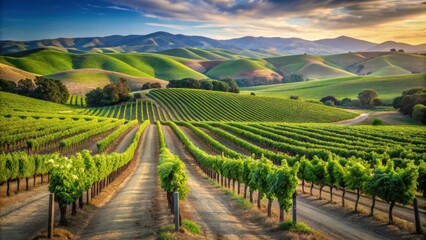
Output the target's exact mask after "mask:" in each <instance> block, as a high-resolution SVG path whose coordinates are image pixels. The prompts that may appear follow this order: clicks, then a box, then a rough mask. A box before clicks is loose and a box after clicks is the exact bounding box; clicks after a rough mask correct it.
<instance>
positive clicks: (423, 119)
mask: <svg viewBox="0 0 426 240" xmlns="http://www.w3.org/2000/svg"><path fill="white" fill-rule="evenodd" d="M412 118H413V120H414V121H416V122H420V123H423V124H426V106H425V105H423V104H416V105H415V106H414V107H413V113H412Z"/></svg>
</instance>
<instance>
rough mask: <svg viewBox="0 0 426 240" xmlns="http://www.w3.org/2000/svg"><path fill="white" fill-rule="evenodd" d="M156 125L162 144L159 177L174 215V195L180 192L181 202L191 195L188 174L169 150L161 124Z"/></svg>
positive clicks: (182, 164)
mask: <svg viewBox="0 0 426 240" xmlns="http://www.w3.org/2000/svg"><path fill="white" fill-rule="evenodd" d="M156 124H157V132H158V139H159V144H160V163H159V165H158V175H159V177H160V181H161V188H163V189H164V191H166V192H167V203H168V206H169V208H170V210H171V212H172V213H173V212H174V198H173V193H174V192H178V193H179V199H180V200H184V199H185V198H186V195H187V194H188V193H189V187H188V186H187V185H186V184H187V180H188V174H187V173H186V172H185V164H184V163H183V162H182V161H181V160H180V159H179V157H178V156H177V155H174V154H172V153H171V152H170V150H169V149H168V148H167V146H166V142H165V140H164V134H163V130H162V129H161V124H160V122H158V121H157V122H156ZM179 218H180V215H179ZM179 222H180V223H181V222H182V221H180V220H179Z"/></svg>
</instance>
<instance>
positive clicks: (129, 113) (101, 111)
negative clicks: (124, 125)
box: [82, 99, 171, 122]
mask: <svg viewBox="0 0 426 240" xmlns="http://www.w3.org/2000/svg"><path fill="white" fill-rule="evenodd" d="M82 114H87V115H90V116H102V117H112V118H118V119H125V120H135V119H136V120H138V121H139V122H142V121H145V120H151V122H155V121H157V120H161V121H167V120H170V119H171V118H170V116H169V114H167V111H165V110H164V109H163V108H162V107H160V106H159V105H157V104H155V103H154V102H153V101H148V100H140V99H136V100H135V101H130V102H126V103H121V104H119V105H114V106H108V107H101V108H91V109H87V110H85V111H83V112H82Z"/></svg>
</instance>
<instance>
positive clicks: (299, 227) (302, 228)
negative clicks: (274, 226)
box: [279, 220, 314, 233]
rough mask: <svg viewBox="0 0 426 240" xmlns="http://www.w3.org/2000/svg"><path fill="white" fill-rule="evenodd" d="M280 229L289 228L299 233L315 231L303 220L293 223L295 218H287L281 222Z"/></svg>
mask: <svg viewBox="0 0 426 240" xmlns="http://www.w3.org/2000/svg"><path fill="white" fill-rule="evenodd" d="M279 229H280V230H288V231H293V232H299V233H313V232H314V231H313V230H312V229H311V228H310V227H309V226H307V225H306V224H305V223H303V222H297V223H293V220H287V221H285V222H282V223H280V226H279Z"/></svg>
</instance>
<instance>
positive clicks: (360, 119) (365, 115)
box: [336, 113, 370, 125]
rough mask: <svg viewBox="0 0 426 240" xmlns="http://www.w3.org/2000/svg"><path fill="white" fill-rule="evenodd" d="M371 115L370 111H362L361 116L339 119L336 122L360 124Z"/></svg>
mask: <svg viewBox="0 0 426 240" xmlns="http://www.w3.org/2000/svg"><path fill="white" fill-rule="evenodd" d="M369 115H370V113H361V114H360V115H359V116H357V117H354V118H351V119H347V120H343V121H339V122H336V124H339V125H354V124H358V123H361V122H363V121H364V120H365V119H367V118H368V116H369Z"/></svg>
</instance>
